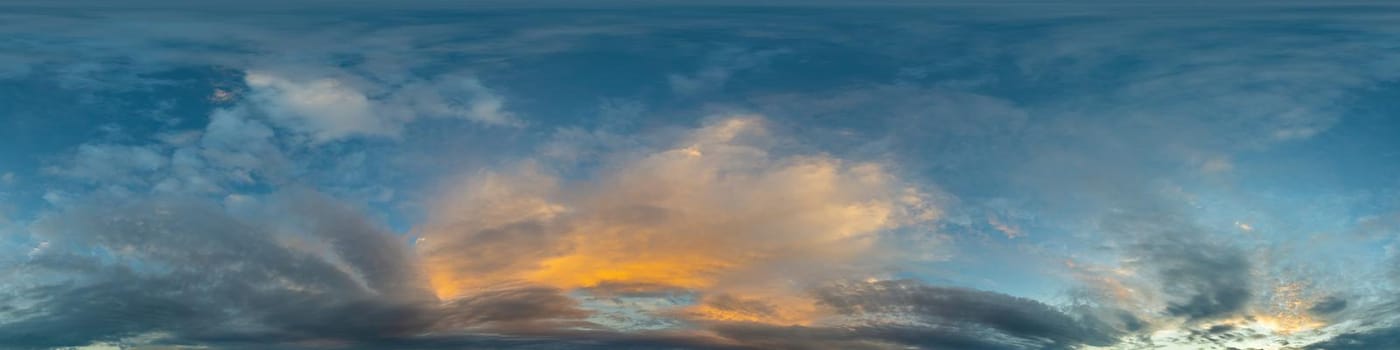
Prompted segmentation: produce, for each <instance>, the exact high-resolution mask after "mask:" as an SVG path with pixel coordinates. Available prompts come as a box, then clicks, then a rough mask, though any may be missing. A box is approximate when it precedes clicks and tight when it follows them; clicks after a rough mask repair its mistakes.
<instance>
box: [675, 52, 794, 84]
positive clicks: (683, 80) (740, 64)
mask: <svg viewBox="0 0 1400 350" xmlns="http://www.w3.org/2000/svg"><path fill="white" fill-rule="evenodd" d="M786 53H789V51H788V50H784V49H769V50H758V51H748V50H742V49H737V48H726V49H721V50H718V51H716V52H713V53H711V54H710V55H709V56H708V57H707V58H706V60H705V63H704V65H703V66H702V67H701V68H700V69H699V70H697V71H696V72H695V73H693V74H688V75H686V74H671V75H668V76H666V81H667V82H668V83H670V85H671V90H672V91H674V92H676V93H678V94H681V95H695V94H699V93H705V92H710V91H713V90H716V89H720V88H723V87H724V85H725V84H726V83H728V82H729V79H730V78H731V77H733V75H734V74H735V73H738V72H741V71H745V70H750V69H756V68H759V67H762V66H764V65H767V64H768V62H769V61H771V60H772V59H773V57H775V56H779V55H783V54H786Z"/></svg>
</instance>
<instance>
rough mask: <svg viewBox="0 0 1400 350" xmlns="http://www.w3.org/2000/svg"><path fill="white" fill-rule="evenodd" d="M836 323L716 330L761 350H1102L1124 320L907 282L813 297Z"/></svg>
mask: <svg viewBox="0 0 1400 350" xmlns="http://www.w3.org/2000/svg"><path fill="white" fill-rule="evenodd" d="M815 293H816V294H817V298H818V300H819V302H820V303H821V304H822V305H824V306H828V307H831V308H833V309H835V311H836V314H837V315H839V317H838V318H836V319H834V320H827V321H826V322H827V323H826V324H824V325H817V326H790V327H782V326H775V325H768V324H762V323H728V324H721V325H716V326H714V327H715V328H714V329H715V330H716V331H717V332H718V333H719V334H721V335H723V336H725V337H728V338H730V339H733V340H735V341H739V342H741V343H742V344H745V345H748V346H754V347H762V348H781V349H806V348H834V347H839V348H871V349H897V348H907V347H918V348H925V349H1074V348H1079V347H1080V346H1084V345H1093V346H1109V345H1114V344H1116V343H1117V342H1118V340H1117V339H1118V337H1119V336H1120V335H1121V334H1124V333H1126V332H1127V331H1126V330H1124V329H1125V328H1126V327H1128V324H1130V323H1133V322H1137V321H1136V320H1135V319H1132V318H1131V316H1122V317H1123V318H1118V319H1110V320H1107V321H1105V320H1099V319H1096V318H1094V317H1093V316H1092V315H1088V314H1077V313H1066V312H1064V311H1061V310H1058V309H1056V308H1053V307H1050V306H1048V305H1045V304H1042V303H1040V302H1036V301H1032V300H1029V299H1022V298H1017V297H1013V296H1009V295H1005V294H1000V293H994V292H987V291H979V290H971V289H964V288H952V287H936V286H929V285H924V284H922V283H918V282H914V281H907V280H901V281H878V282H852V283H843V284H835V285H828V286H825V287H823V288H821V289H818V290H816V291H815Z"/></svg>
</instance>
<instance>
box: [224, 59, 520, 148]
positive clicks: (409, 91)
mask: <svg viewBox="0 0 1400 350" xmlns="http://www.w3.org/2000/svg"><path fill="white" fill-rule="evenodd" d="M361 80H362V79H358V78H355V77H351V76H341V77H339V78H336V77H325V78H302V77H297V76H291V75H287V74H279V73H274V72H270V71H249V72H248V73H247V74H246V76H245V78H244V81H245V82H246V83H247V85H248V87H249V88H250V89H251V92H250V96H249V100H250V101H251V102H252V103H253V104H254V105H256V106H258V107H261V108H262V109H263V110H266V111H267V114H268V115H269V116H270V117H271V118H272V120H273V121H274V122H276V123H277V125H279V126H282V127H286V128H289V129H292V130H297V131H299V132H301V133H304V134H306V135H308V136H309V137H310V139H311V141H312V142H313V143H323V142H328V141H333V140H338V139H345V138H350V137H398V136H399V135H400V134H401V133H402V131H403V128H404V124H406V123H408V122H411V121H413V120H415V119H417V118H424V117H437V118H459V119H464V120H470V121H474V122H478V123H482V124H486V125H498V126H509V125H518V124H519V121H518V120H517V119H516V117H515V116H514V114H512V113H511V112H509V111H507V110H506V109H505V98H504V97H502V96H501V95H499V94H497V93H496V92H494V91H492V90H491V89H488V88H486V86H484V85H482V84H481V81H479V80H477V79H476V78H474V77H463V76H455V75H454V76H444V77H440V78H438V79H433V80H413V81H409V82H407V83H405V84H403V85H401V86H398V87H389V88H385V87H382V86H375V85H370V84H368V83H363V82H361ZM371 89H374V90H371ZM379 90H384V91H379Z"/></svg>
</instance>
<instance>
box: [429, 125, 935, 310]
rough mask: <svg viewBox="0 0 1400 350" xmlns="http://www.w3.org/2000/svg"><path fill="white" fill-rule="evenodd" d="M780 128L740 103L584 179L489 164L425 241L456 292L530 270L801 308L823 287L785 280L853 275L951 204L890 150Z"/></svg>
mask: <svg viewBox="0 0 1400 350" xmlns="http://www.w3.org/2000/svg"><path fill="white" fill-rule="evenodd" d="M769 138H770V136H769V134H768V133H767V130H766V129H765V126H764V122H763V120H762V119H760V118H755V117H734V118H728V119H723V120H719V121H716V122H714V123H710V124H707V125H705V126H703V127H701V128H698V129H695V130H692V131H691V132H689V133H688V134H686V135H685V136H684V137H682V138H680V139H679V140H678V142H676V143H674V144H672V145H670V146H667V147H662V148H660V149H656V150H652V151H647V152H641V153H640V154H638V153H636V152H630V151H634V150H629V152H628V156H627V157H621V156H619V157H616V159H606V160H607V162H604V164H609V165H607V166H605V167H603V170H600V171H598V172H596V173H591V174H588V175H587V176H581V177H578V178H581V179H579V180H573V179H564V178H562V177H561V176H557V175H552V174H549V172H548V171H546V170H544V169H542V167H541V166H539V165H538V164H537V163H525V164H522V165H520V166H519V167H518V168H517V169H515V170H513V171H507V172H493V173H482V174H479V175H478V176H474V177H472V178H470V179H468V180H466V181H463V182H462V183H460V184H458V185H457V186H455V187H453V190H451V191H450V192H448V193H447V194H446V196H445V198H443V199H442V201H441V202H440V203H439V204H438V205H437V206H436V207H435V209H434V212H433V213H432V214H431V217H430V219H429V224H428V225H426V226H424V227H423V228H422V229H421V230H420V231H419V235H420V237H421V239H420V241H419V243H418V245H417V249H419V251H420V256H421V257H422V261H423V266H424V269H425V270H426V272H427V275H428V276H429V277H430V280H431V283H432V285H433V288H434V290H435V291H436V292H437V294H438V296H439V297H440V298H444V299H448V298H453V297H458V296H462V295H466V294H470V293H472V291H473V290H476V289H481V288H488V287H490V286H492V285H496V284H502V283H522V282H523V283H530V284H536V285H543V286H549V287H554V288H559V289H562V290H573V289H578V288H600V287H606V286H632V288H644V289H683V290H689V291H695V292H701V293H702V294H705V295H721V294H723V295H727V296H726V297H725V298H737V299H711V300H720V301H731V302H730V303H729V304H731V305H749V306H753V305H760V304H762V305H770V304H771V305H776V306H774V307H778V308H781V310H765V311H763V312H756V311H754V310H763V308H752V307H751V308H747V309H744V310H738V309H734V308H724V307H716V306H698V307H696V308H693V309H690V310H689V313H690V314H692V315H695V316H696V317H702V318H713V319H735V320H747V321H756V320H758V319H760V318H768V319H773V320H775V321H777V322H787V323H800V322H799V319H801V318H803V316H801V314H803V313H806V311H802V309H803V308H805V306H803V305H810V302H806V301H801V300H797V301H794V300H792V299H791V298H789V297H788V296H787V295H784V294H783V293H782V292H781V291H783V290H796V289H797V288H799V287H800V286H801V285H802V284H804V283H809V282H815V281H822V280H826V279H831V278H838V277H844V276H846V275H845V274H847V273H849V272H850V271H851V270H852V269H855V268H856V266H857V265H859V264H860V263H861V262H862V261H863V260H866V259H871V258H872V257H874V256H878V255H879V254H872V253H873V252H872V251H871V250H872V249H874V247H875V243H876V240H877V239H878V238H879V237H878V236H879V233H881V232H884V231H886V230H890V229H893V228H897V227H902V226H906V225H911V224H915V223H919V222H927V221H931V220H934V219H936V218H937V217H938V215H939V212H938V210H937V208H935V207H934V206H933V205H932V204H931V201H930V200H929V196H928V195H927V194H926V193H925V192H923V191H921V190H919V189H917V188H915V187H912V186H909V185H907V184H906V183H904V182H902V181H900V180H899V179H898V178H896V177H895V176H894V175H892V174H891V173H890V172H888V171H887V170H886V168H885V167H882V166H881V165H878V164H874V163H864V162H851V161H846V160H841V159H837V158H833V157H830V156H826V155H799V156H780V155H775V154H772V153H771V152H770V150H769V149H768V148H767V147H764V146H762V145H763V144H765V143H766V142H765V141H766V140H768V139H769ZM837 274H841V275H840V276H837ZM637 286H641V287H637ZM726 293H727V294H726ZM730 294H733V295H730ZM753 298H760V299H762V301H759V300H758V299H753ZM734 300H742V302H732V301H734Z"/></svg>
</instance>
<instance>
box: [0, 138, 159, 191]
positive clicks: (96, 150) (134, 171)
mask: <svg viewBox="0 0 1400 350" xmlns="http://www.w3.org/2000/svg"><path fill="white" fill-rule="evenodd" d="M167 165H168V163H167V160H166V159H165V157H163V156H161V155H160V154H159V153H157V151H156V150H154V149H151V148H149V147H142V146H130V145H114V144H84V145H80V146H78V149H77V152H75V154H73V156H72V159H71V161H68V162H66V164H63V165H60V166H56V167H51V168H49V172H50V173H54V174H57V175H61V176H67V177H72V178H76V179H80V180H83V181H86V182H89V183H97V182H101V183H108V184H128V183H133V182H137V183H139V182H140V181H141V177H140V176H139V175H142V174H148V173H152V172H155V171H158V170H161V169H163V168H165V167H166V166H167ZM11 177H13V175H11Z"/></svg>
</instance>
